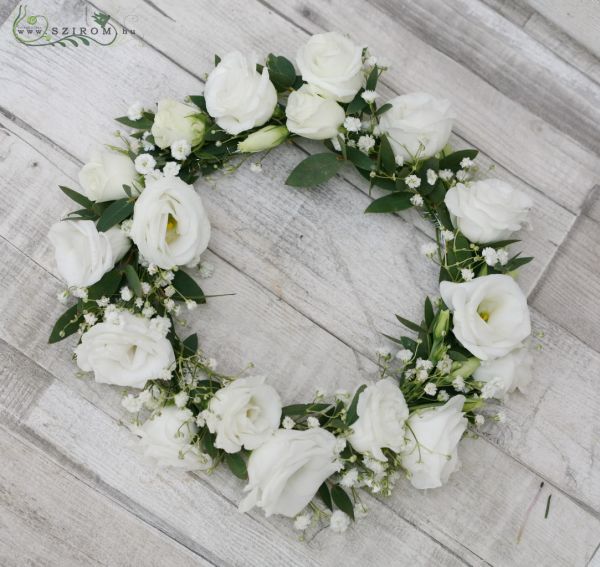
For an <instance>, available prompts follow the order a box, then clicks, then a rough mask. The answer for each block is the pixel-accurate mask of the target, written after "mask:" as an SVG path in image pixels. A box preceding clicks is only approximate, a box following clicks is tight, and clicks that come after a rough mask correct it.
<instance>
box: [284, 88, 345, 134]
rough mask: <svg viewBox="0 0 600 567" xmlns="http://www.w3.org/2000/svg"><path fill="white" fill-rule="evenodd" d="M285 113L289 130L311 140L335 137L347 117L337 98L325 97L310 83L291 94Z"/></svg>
mask: <svg viewBox="0 0 600 567" xmlns="http://www.w3.org/2000/svg"><path fill="white" fill-rule="evenodd" d="M285 113H286V115H287V127H288V130H289V131H290V132H293V133H294V134H298V136H302V137H303V138H310V139H311V140H326V139H327V138H333V137H334V136H336V135H337V133H338V128H339V127H340V126H341V125H342V123H343V122H344V119H345V118H346V114H345V112H344V109H343V108H342V107H341V106H340V105H339V104H338V103H337V102H335V100H332V99H329V98H324V97H323V96H321V95H320V94H318V93H317V92H316V91H315V89H314V88H313V87H311V86H310V85H303V86H302V87H301V88H300V89H299V90H297V91H294V92H293V93H291V94H290V96H289V98H288V104H287V107H286V109H285Z"/></svg>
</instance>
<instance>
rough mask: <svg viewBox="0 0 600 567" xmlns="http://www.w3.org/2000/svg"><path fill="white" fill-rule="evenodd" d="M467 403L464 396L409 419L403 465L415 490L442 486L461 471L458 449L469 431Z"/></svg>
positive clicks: (412, 415)
mask: <svg viewBox="0 0 600 567" xmlns="http://www.w3.org/2000/svg"><path fill="white" fill-rule="evenodd" d="M464 402H465V398H464V396H454V397H453V398H451V399H450V400H449V401H448V402H446V403H445V404H444V405H443V406H438V407H435V408H431V409H426V410H421V411H417V412H415V413H413V414H411V416H410V417H409V418H408V421H407V433H406V442H407V445H406V449H405V450H404V451H403V452H402V466H403V467H404V469H406V471H407V472H408V473H409V475H410V482H411V484H412V485H413V486H414V487H415V488H420V489H424V488H437V487H439V486H442V485H443V484H444V483H445V482H446V481H447V480H448V478H449V476H450V475H451V474H452V473H453V472H454V471H455V470H456V469H457V467H458V464H459V461H458V450H457V446H458V442H459V441H460V439H461V437H462V435H463V433H464V432H465V429H466V428H467V419H466V418H465V417H464V415H463V413H462V408H463V405H464Z"/></svg>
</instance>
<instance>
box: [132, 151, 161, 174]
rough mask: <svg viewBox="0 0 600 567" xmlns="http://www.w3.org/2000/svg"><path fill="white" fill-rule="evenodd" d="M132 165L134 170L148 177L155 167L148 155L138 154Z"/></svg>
mask: <svg viewBox="0 0 600 567" xmlns="http://www.w3.org/2000/svg"><path fill="white" fill-rule="evenodd" d="M133 163H134V165H135V170H136V171H137V172H138V173H141V174H142V175H148V174H149V173H151V172H152V171H154V167H155V166H156V160H155V159H154V158H153V157H152V156H151V155H150V154H140V155H139V156H138V157H136V158H135V161H134V162H133Z"/></svg>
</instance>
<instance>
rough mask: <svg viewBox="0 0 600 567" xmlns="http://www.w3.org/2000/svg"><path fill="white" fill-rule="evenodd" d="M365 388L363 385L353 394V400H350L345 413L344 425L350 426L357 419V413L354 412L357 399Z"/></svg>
mask: <svg viewBox="0 0 600 567" xmlns="http://www.w3.org/2000/svg"><path fill="white" fill-rule="evenodd" d="M366 387H367V385H366V384H363V385H362V386H360V387H359V388H358V390H356V393H355V394H354V398H352V402H351V403H350V406H349V407H348V412H347V413H346V425H352V424H353V423H354V422H355V421H356V420H357V419H358V413H357V412H356V408H357V406H358V399H359V398H360V395H361V394H362V393H363V390H364V389H365V388H366Z"/></svg>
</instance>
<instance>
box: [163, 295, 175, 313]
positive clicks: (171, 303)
mask: <svg viewBox="0 0 600 567" xmlns="http://www.w3.org/2000/svg"><path fill="white" fill-rule="evenodd" d="M163 305H164V306H165V309H166V310H167V312H169V313H171V312H172V311H173V310H174V309H175V302H174V301H173V300H172V299H170V298H169V299H165V300H164V302H163Z"/></svg>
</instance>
